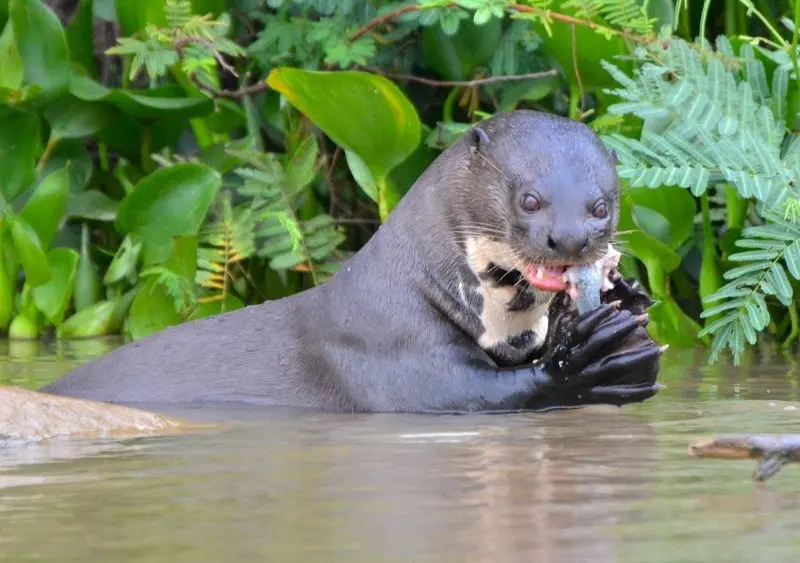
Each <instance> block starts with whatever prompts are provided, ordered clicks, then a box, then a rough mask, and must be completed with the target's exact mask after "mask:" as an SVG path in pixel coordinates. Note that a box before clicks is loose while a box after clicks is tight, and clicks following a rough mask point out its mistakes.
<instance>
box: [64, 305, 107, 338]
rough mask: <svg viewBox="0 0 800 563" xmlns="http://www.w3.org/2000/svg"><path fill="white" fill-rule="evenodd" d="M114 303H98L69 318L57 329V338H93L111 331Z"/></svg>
mask: <svg viewBox="0 0 800 563" xmlns="http://www.w3.org/2000/svg"><path fill="white" fill-rule="evenodd" d="M115 306H116V303H115V302H114V301H98V302H97V303H95V304H94V305H92V306H90V307H87V308H85V309H82V310H80V311H78V312H77V313H75V314H74V315H72V316H71V317H69V318H68V319H67V320H65V321H64V322H63V323H61V326H59V327H58V330H57V331H56V335H57V336H58V338H65V339H67V338H94V337H97V336H103V335H106V334H108V333H109V332H110V331H111V327H112V319H113V313H114V307H115Z"/></svg>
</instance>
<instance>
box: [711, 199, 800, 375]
mask: <svg viewBox="0 0 800 563" xmlns="http://www.w3.org/2000/svg"><path fill="white" fill-rule="evenodd" d="M764 215H765V217H767V218H768V219H769V220H770V222H769V223H767V224H765V225H757V226H753V227H748V228H746V229H745V230H744V232H743V233H742V234H743V238H742V239H741V240H738V241H736V245H737V246H738V247H739V248H743V249H748V250H744V251H742V252H737V253H735V254H732V255H731V256H730V257H729V259H730V260H731V261H732V262H744V263H745V264H744V265H742V266H738V267H735V268H732V269H730V270H728V271H727V272H725V274H724V277H725V279H726V280H727V281H728V283H727V284H726V285H724V286H723V287H721V288H720V289H719V290H718V291H717V292H716V293H714V294H712V295H710V296H709V297H707V298H706V299H705V301H704V302H705V303H719V304H718V305H715V306H713V307H710V308H708V309H706V310H705V311H703V313H702V314H701V317H702V318H709V317H713V316H715V315H718V314H720V313H725V315H724V316H723V317H721V318H720V319H717V320H716V321H715V322H713V323H711V324H709V325H708V326H707V327H705V328H704V329H703V330H702V331H701V332H700V335H701V336H703V335H706V334H711V335H714V344H713V346H712V349H711V360H712V361H715V360H716V359H717V357H718V355H719V354H720V353H721V352H722V351H723V350H725V349H730V350H731V351H732V352H733V357H734V363H735V364H738V363H739V358H740V355H741V354H742V352H743V351H744V342H745V340H746V341H747V342H748V343H750V344H751V345H752V344H755V342H756V338H757V333H759V332H761V331H762V330H764V328H766V326H767V325H768V324H769V322H770V314H769V309H768V308H767V303H766V298H765V296H772V297H775V298H776V299H777V300H778V301H779V302H780V303H781V304H783V305H784V306H793V298H794V291H793V288H792V284H791V282H790V280H789V276H788V275H787V273H786V270H788V271H789V275H791V277H792V278H794V279H795V280H798V281H800V223H797V222H790V221H787V220H786V219H784V218H783V217H782V216H780V215H779V214H777V213H774V212H771V211H765V212H764Z"/></svg>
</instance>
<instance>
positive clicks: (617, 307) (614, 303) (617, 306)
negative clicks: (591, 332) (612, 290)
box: [609, 299, 622, 309]
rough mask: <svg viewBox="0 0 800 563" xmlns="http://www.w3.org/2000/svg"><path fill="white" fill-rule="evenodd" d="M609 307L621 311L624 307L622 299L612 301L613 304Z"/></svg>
mask: <svg viewBox="0 0 800 563" xmlns="http://www.w3.org/2000/svg"><path fill="white" fill-rule="evenodd" d="M609 305H610V306H611V307H614V308H615V309H619V306H620V305H622V299H617V300H616V301H612V302H611V303H609Z"/></svg>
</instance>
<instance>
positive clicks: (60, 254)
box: [33, 248, 79, 326]
mask: <svg viewBox="0 0 800 563" xmlns="http://www.w3.org/2000/svg"><path fill="white" fill-rule="evenodd" d="M78 258H79V256H78V253H77V252H75V251H74V250H72V249H71V248H56V249H54V250H51V251H50V252H49V254H48V255H47V259H48V262H49V263H50V271H51V272H52V274H53V276H52V278H51V279H50V281H49V282H47V283H46V284H43V285H40V286H38V287H35V288H34V289H33V299H34V301H35V302H36V307H38V309H39V310H40V311H41V312H42V313H43V314H44V316H45V317H46V318H47V320H48V321H50V322H51V323H52V324H53V325H54V326H59V325H60V324H61V321H63V320H64V312H65V311H66V310H67V305H69V300H70V297H72V292H73V289H74V288H75V274H76V272H77V266H78Z"/></svg>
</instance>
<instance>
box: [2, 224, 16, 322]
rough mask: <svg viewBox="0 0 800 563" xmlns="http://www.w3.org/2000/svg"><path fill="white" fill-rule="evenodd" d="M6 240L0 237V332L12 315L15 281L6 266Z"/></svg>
mask: <svg viewBox="0 0 800 563" xmlns="http://www.w3.org/2000/svg"><path fill="white" fill-rule="evenodd" d="M7 240H8V239H7V238H6V237H4V236H0V331H4V330H6V329H7V328H8V323H10V322H11V318H12V316H13V315H14V293H15V291H14V290H15V289H16V288H15V286H16V283H15V281H16V280H13V279H12V278H11V272H10V271H9V268H8V264H7V263H6V255H7V253H8V252H7V250H8V249H7V248H6V246H7V244H8V243H7Z"/></svg>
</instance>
